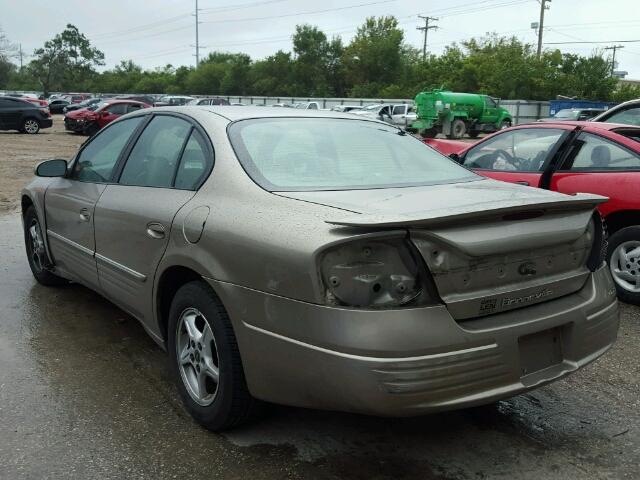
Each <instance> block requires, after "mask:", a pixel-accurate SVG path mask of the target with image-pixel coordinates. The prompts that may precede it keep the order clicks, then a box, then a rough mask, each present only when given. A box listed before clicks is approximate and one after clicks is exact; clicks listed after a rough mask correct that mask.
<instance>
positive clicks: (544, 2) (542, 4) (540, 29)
mask: <svg viewBox="0 0 640 480" xmlns="http://www.w3.org/2000/svg"><path fill="white" fill-rule="evenodd" d="M538 1H539V2H540V22H539V25H538V57H540V55H541V54H542V32H543V30H544V11H545V10H549V8H550V7H549V6H548V5H547V2H551V0H538Z"/></svg>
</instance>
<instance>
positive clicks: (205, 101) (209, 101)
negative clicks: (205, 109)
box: [187, 97, 229, 105]
mask: <svg viewBox="0 0 640 480" xmlns="http://www.w3.org/2000/svg"><path fill="white" fill-rule="evenodd" d="M187 105H229V101H228V100H227V99H225V98H220V97H212V98H194V99H193V100H191V101H190V102H189V103H187Z"/></svg>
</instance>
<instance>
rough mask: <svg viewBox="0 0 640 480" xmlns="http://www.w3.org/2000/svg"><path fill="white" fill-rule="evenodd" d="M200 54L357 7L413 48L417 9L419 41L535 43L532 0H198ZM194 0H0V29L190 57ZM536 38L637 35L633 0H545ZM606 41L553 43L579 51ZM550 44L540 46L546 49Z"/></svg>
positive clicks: (637, 58) (432, 47)
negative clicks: (394, 22)
mask: <svg viewBox="0 0 640 480" xmlns="http://www.w3.org/2000/svg"><path fill="white" fill-rule="evenodd" d="M199 8H200V9H201V11H200V21H201V22H202V23H201V24H200V44H201V45H202V46H204V48H202V50H201V56H206V54H207V52H210V51H213V50H223V51H229V52H245V53H248V54H249V55H251V57H253V58H263V57H266V56H268V55H270V54H272V53H273V52H275V51H277V50H278V49H283V50H290V49H291V34H292V32H293V30H294V28H295V25H296V24H301V23H309V24H312V25H316V26H318V27H319V28H321V29H322V30H324V31H325V32H326V33H327V34H328V35H329V36H331V35H341V36H342V38H343V40H344V42H345V43H347V42H348V41H349V39H350V38H351V37H352V36H353V34H354V32H355V30H356V28H357V27H358V26H359V25H360V24H362V22H363V21H364V19H365V18H366V17H367V16H372V15H376V16H380V15H395V16H396V17H397V18H398V19H399V21H400V25H401V27H402V28H403V29H404V30H405V40H406V42H407V43H409V44H411V45H414V46H416V47H419V48H421V47H422V33H421V32H419V31H417V30H416V27H417V26H418V25H420V22H421V21H420V20H419V19H418V18H417V15H418V14H423V15H430V16H434V17H438V18H439V21H438V22H437V25H438V27H439V29H438V30H435V31H434V30H430V31H429V37H428V50H429V51H432V52H436V53H438V52H440V51H441V50H442V49H443V47H444V46H445V45H447V44H450V43H451V42H454V41H460V40H464V39H466V38H469V37H473V36H482V35H484V34H485V33H486V32H497V33H499V34H509V35H516V36H518V37H519V38H521V39H523V40H526V41H529V42H532V43H535V42H536V41H537V39H536V36H535V33H534V32H533V31H532V30H531V28H530V24H531V22H535V21H538V16H539V13H540V6H539V3H538V2H537V1H536V0H475V1H472V0H450V1H441V0H440V1H435V0H323V1H318V0H270V1H269V0H199ZM194 9H195V0H145V1H136V0H102V1H95V0H94V1H91V0H57V1H45V0H42V1H34V0H21V1H17V0H0V28H2V30H4V31H5V32H6V34H7V36H8V37H9V39H10V40H11V41H13V42H16V43H22V48H23V50H24V51H25V52H26V53H29V54H30V53H32V52H33V49H34V48H37V47H39V46H41V45H42V44H43V43H44V41H45V40H47V39H49V38H51V37H53V36H54V35H55V34H56V33H59V32H61V31H62V30H63V29H64V27H65V25H66V24H67V23H73V24H74V25H76V26H77V27H78V28H79V29H80V31H82V32H83V33H85V34H86V35H87V36H88V37H89V38H90V39H91V41H92V42H93V44H94V45H95V46H96V47H98V48H99V49H100V50H102V51H103V52H104V53H105V57H106V62H107V65H106V66H107V67H112V66H114V65H115V64H117V63H119V61H120V60H122V59H132V60H134V61H135V62H136V63H138V64H140V65H142V66H143V67H145V68H155V67H157V66H162V65H166V64H168V63H171V64H172V65H174V66H178V65H186V64H194V63H195V58H194V56H193V54H194V53H195V49H194V48H193V47H192V46H190V45H193V44H194V43H195V20H194V17H193V16H192V14H193V12H194ZM545 25H548V27H549V28H548V29H546V28H545V35H544V41H545V43H546V42H571V41H606V42H610V41H612V40H617V41H621V40H640V0H553V1H552V2H551V4H550V9H549V10H548V11H547V12H546V16H545ZM612 44H613V43H602V44H572V45H559V46H558V47H560V48H561V49H563V51H570V52H575V53H580V54H583V55H586V54H589V53H590V52H592V51H593V50H594V49H596V48H603V47H606V46H611V45H612ZM624 45H625V48H624V49H621V50H619V51H618V54H617V60H618V61H619V65H618V69H619V70H626V71H628V72H629V76H628V77H627V78H634V79H640V42H638V43H625V44H624ZM552 47H555V46H553V45H546V48H552ZM607 54H610V51H608V52H607Z"/></svg>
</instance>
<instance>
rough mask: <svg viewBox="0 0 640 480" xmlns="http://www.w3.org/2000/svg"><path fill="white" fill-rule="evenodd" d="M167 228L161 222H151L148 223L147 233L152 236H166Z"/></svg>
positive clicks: (157, 237) (156, 237)
mask: <svg viewBox="0 0 640 480" xmlns="http://www.w3.org/2000/svg"><path fill="white" fill-rule="evenodd" d="M164 234H165V228H164V225H162V224H161V223H156V222H151V223H148V224H147V235H149V236H150V237H151V238H155V239H160V238H164Z"/></svg>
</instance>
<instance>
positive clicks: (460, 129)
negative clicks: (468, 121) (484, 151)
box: [448, 118, 467, 140]
mask: <svg viewBox="0 0 640 480" xmlns="http://www.w3.org/2000/svg"><path fill="white" fill-rule="evenodd" d="M466 132H467V126H466V125H465V123H464V120H461V119H459V118H456V119H455V120H454V121H453V123H452V124H451V133H450V134H449V135H448V137H449V138H453V139H456V140H457V139H460V138H462V137H464V134H465V133H466Z"/></svg>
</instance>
